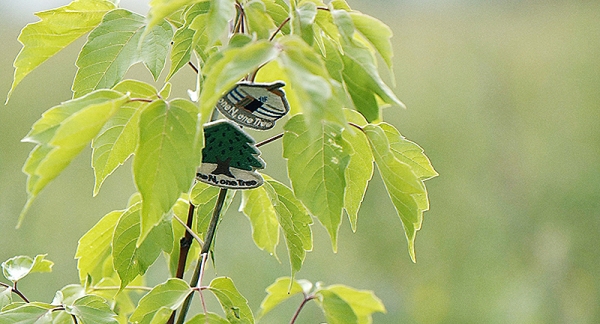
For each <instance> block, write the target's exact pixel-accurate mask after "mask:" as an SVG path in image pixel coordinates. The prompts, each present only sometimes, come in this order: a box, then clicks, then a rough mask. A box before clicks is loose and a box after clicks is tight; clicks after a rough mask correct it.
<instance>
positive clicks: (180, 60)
mask: <svg viewBox="0 0 600 324" xmlns="http://www.w3.org/2000/svg"><path fill="white" fill-rule="evenodd" d="M193 37H194V31H193V30H192V29H189V28H188V27H187V26H183V27H181V28H180V29H178V30H177V31H176V32H175V35H174V36H173V49H171V69H170V70H169V75H167V80H170V79H171V77H172V76H173V74H175V73H176V72H177V71H179V70H180V69H181V68H182V67H183V66H185V65H186V64H188V62H189V61H190V59H191V57H192V48H193V42H192V41H193Z"/></svg>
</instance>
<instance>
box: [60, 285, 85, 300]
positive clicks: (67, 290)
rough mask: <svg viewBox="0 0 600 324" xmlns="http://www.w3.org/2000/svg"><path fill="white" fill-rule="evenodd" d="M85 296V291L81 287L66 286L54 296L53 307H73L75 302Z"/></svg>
mask: <svg viewBox="0 0 600 324" xmlns="http://www.w3.org/2000/svg"><path fill="white" fill-rule="evenodd" d="M83 296H85V289H84V288H83V286H81V285H76V284H71V285H66V286H65V287H63V288H61V289H60V290H59V291H57V292H56V294H54V299H52V305H72V304H73V303H74V302H75V300H77V299H79V298H81V297H83Z"/></svg>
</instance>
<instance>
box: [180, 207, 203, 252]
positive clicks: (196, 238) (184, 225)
mask: <svg viewBox="0 0 600 324" xmlns="http://www.w3.org/2000/svg"><path fill="white" fill-rule="evenodd" d="M191 206H193V205H192V203H191V202H190V208H191ZM173 218H175V220H176V221H178V222H179V224H181V226H183V227H184V228H185V231H186V234H189V235H191V236H192V238H194V239H195V240H196V241H197V242H198V243H200V246H202V244H204V242H202V239H201V238H200V236H198V234H196V233H195V232H194V230H192V229H191V228H190V227H189V226H188V225H187V224H186V223H185V222H184V221H183V220H181V218H179V217H177V215H173ZM188 220H189V219H188ZM188 244H191V242H190V243H188Z"/></svg>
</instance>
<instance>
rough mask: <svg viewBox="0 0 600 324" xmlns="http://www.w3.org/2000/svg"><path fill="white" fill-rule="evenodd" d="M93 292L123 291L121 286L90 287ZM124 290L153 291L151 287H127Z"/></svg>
mask: <svg viewBox="0 0 600 324" xmlns="http://www.w3.org/2000/svg"><path fill="white" fill-rule="evenodd" d="M90 289H91V290H119V289H121V287H119V286H104V287H96V286H94V287H90ZM123 289H124V290H143V291H150V290H152V288H151V287H146V286H127V287H124V288H123Z"/></svg>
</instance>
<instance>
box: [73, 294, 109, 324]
mask: <svg viewBox="0 0 600 324" xmlns="http://www.w3.org/2000/svg"><path fill="white" fill-rule="evenodd" d="M66 311H67V313H69V314H72V315H75V316H76V317H77V318H78V319H79V320H80V321H81V323H84V324H87V323H90V324H92V323H93V324H96V323H98V324H105V323H106V324H110V323H115V324H117V323H118V321H117V320H116V314H115V313H113V311H112V310H111V309H110V307H109V306H108V305H107V304H106V301H105V300H104V299H103V298H102V297H99V296H94V295H88V296H83V297H81V298H79V299H77V300H76V301H75V302H74V303H73V305H72V306H68V307H66Z"/></svg>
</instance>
